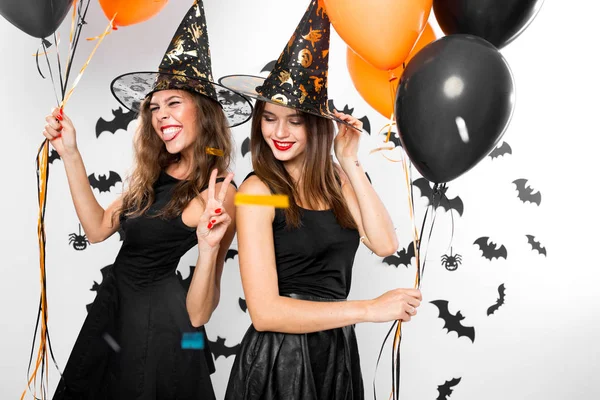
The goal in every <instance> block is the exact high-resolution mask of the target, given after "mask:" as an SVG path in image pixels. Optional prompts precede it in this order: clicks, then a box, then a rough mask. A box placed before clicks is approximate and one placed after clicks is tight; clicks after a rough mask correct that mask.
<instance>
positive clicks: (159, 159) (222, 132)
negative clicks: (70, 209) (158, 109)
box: [117, 91, 233, 218]
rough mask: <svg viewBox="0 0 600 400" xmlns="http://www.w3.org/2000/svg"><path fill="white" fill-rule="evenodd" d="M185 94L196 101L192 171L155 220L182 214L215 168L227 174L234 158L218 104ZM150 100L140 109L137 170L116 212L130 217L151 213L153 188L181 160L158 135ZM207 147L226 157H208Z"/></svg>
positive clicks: (229, 137) (227, 128) (229, 134)
mask: <svg viewBox="0 0 600 400" xmlns="http://www.w3.org/2000/svg"><path fill="white" fill-rule="evenodd" d="M183 92H184V93H186V94H187V95H188V96H191V97H192V98H193V100H194V103H195V105H196V108H197V113H196V129H197V130H198V135H197V137H196V141H195V143H194V153H193V154H194V158H193V160H192V166H193V168H192V171H191V172H190V174H189V175H188V177H187V179H186V180H182V181H181V182H179V183H178V184H177V185H176V186H175V188H174V190H173V195H172V197H171V200H170V201H169V203H167V205H166V206H165V207H164V208H163V209H162V210H160V211H159V212H158V213H157V214H153V215H152V216H156V217H163V218H174V217H176V216H177V215H179V214H180V213H181V212H183V209H184V208H185V207H186V206H187V204H188V203H189V202H190V201H191V200H192V199H194V198H196V197H198V195H199V194H200V189H201V188H203V187H205V186H207V185H208V181H209V179H210V173H211V171H212V170H213V169H215V168H217V169H218V170H219V173H222V172H224V171H226V170H227V168H229V164H230V162H231V158H232V149H233V145H232V140H231V132H230V130H229V127H228V124H227V120H226V118H225V114H224V113H223V110H222V108H221V106H220V105H219V103H217V102H216V101H214V100H211V99H209V98H207V97H205V96H202V95H200V94H198V93H193V92H188V91H183ZM150 100H151V96H148V97H146V99H145V100H144V101H143V103H142V105H141V107H140V124H139V127H138V130H137V132H136V135H135V139H134V157H135V168H134V171H133V173H132V174H131V176H130V177H129V184H128V187H127V189H126V191H125V194H124V196H123V205H122V207H121V209H120V210H118V211H117V213H119V214H121V213H122V214H124V215H125V216H127V217H138V216H141V215H142V214H144V213H146V212H147V211H148V209H149V208H150V206H151V205H152V203H153V202H154V199H155V196H154V187H153V185H154V183H155V182H156V180H157V179H158V176H159V174H160V171H161V170H164V169H166V168H167V167H168V166H169V165H171V164H173V163H176V162H178V161H179V160H180V158H181V156H180V154H170V153H169V152H168V151H167V148H166V146H165V144H164V142H163V141H162V140H161V139H160V137H159V136H158V135H157V134H156V131H155V130H154V127H153V126H152V112H151V111H150ZM207 147H211V148H214V149H219V150H221V151H222V152H223V156H222V157H219V156H214V155H210V154H207V151H206V148H207Z"/></svg>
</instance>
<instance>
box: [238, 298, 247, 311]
mask: <svg viewBox="0 0 600 400" xmlns="http://www.w3.org/2000/svg"><path fill="white" fill-rule="evenodd" d="M238 303H239V305H240V308H241V309H242V311H243V312H246V311H247V310H248V305H247V304H246V300H244V299H242V298H241V297H240V299H239V300H238Z"/></svg>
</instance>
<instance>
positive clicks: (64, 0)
mask: <svg viewBox="0 0 600 400" xmlns="http://www.w3.org/2000/svg"><path fill="white" fill-rule="evenodd" d="M72 5H73V0H0V15H2V16H3V17H4V18H6V19H7V20H8V22H10V23H11V24H13V25H14V26H16V27H17V28H19V29H20V30H22V31H23V32H25V33H27V34H28V35H31V36H33V37H36V38H45V37H47V36H50V35H51V34H52V33H54V31H56V29H57V28H58V27H59V26H60V24H61V23H62V21H63V20H64V19H65V17H66V16H67V13H68V12H69V9H70V8H71V6H72Z"/></svg>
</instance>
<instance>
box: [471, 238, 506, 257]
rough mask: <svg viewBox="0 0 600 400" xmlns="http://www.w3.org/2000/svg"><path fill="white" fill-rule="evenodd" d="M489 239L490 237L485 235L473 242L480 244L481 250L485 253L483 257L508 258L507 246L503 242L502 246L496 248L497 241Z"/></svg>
mask: <svg viewBox="0 0 600 400" xmlns="http://www.w3.org/2000/svg"><path fill="white" fill-rule="evenodd" d="M489 239H490V238H489V237H487V236H483V237H480V238H479V239H477V240H476V241H475V242H473V244H476V245H477V246H479V250H481V252H482V253H483V257H485V258H487V259H488V260H492V259H494V258H498V259H500V258H504V259H505V260H506V257H507V256H508V254H507V253H506V247H504V245H503V244H502V245H500V247H498V248H496V243H494V242H490V241H489Z"/></svg>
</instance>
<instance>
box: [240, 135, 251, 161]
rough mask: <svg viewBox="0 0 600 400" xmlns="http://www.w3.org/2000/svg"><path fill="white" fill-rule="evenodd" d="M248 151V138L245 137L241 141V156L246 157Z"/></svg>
mask: <svg viewBox="0 0 600 400" xmlns="http://www.w3.org/2000/svg"><path fill="white" fill-rule="evenodd" d="M249 152H250V138H249V137H247V138H246V139H244V141H243V142H242V157H246V154H248V153H249Z"/></svg>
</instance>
